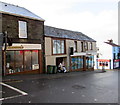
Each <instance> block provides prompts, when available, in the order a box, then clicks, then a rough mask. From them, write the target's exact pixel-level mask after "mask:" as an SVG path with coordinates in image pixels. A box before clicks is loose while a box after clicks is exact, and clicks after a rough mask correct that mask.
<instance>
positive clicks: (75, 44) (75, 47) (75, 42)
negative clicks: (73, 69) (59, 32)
mask: <svg viewBox="0 0 120 105" xmlns="http://www.w3.org/2000/svg"><path fill="white" fill-rule="evenodd" d="M74 52H77V41H74Z"/></svg>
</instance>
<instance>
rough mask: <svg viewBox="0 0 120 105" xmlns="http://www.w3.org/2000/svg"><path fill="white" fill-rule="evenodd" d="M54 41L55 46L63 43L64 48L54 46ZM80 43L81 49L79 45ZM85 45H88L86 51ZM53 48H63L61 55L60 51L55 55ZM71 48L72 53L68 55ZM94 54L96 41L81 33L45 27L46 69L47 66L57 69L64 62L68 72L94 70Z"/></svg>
mask: <svg viewBox="0 0 120 105" xmlns="http://www.w3.org/2000/svg"><path fill="white" fill-rule="evenodd" d="M55 41H57V42H58V43H57V44H59V42H60V43H62V41H64V43H63V44H64V47H63V46H62V45H61V44H60V45H54V43H55ZM82 42H83V48H82V45H81V43H82ZM75 43H76V45H75ZM86 43H87V45H88V46H87V49H85V47H86V45H85V44H86ZM91 44H92V48H91ZM55 46H60V47H63V48H64V51H63V53H62V51H61V53H55V51H54V49H55ZM75 46H76V48H75ZM60 47H59V48H60ZM71 47H72V48H73V50H74V51H73V54H71V55H70V48H71ZM57 49H58V48H57ZM82 49H83V51H82ZM75 50H76V51H75ZM58 52H60V51H58ZM96 53H97V50H96V41H95V40H93V39H92V38H90V37H88V36H86V35H84V34H82V33H81V32H75V31H70V30H65V29H60V28H55V27H51V26H45V58H46V69H47V66H48V65H56V66H57V67H58V65H59V63H62V62H64V65H65V67H66V69H67V70H68V71H83V70H94V56H95V55H96ZM46 72H47V71H46Z"/></svg>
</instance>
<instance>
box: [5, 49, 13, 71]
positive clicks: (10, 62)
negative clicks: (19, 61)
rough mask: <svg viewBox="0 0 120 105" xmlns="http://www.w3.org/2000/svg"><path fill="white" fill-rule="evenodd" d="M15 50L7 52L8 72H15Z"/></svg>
mask: <svg viewBox="0 0 120 105" xmlns="http://www.w3.org/2000/svg"><path fill="white" fill-rule="evenodd" d="M14 67H15V63H14V51H7V52H6V69H7V71H6V72H7V73H14Z"/></svg>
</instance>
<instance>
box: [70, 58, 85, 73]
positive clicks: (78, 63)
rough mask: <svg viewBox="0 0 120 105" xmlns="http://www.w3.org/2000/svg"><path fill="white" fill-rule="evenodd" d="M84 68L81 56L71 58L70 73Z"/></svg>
mask: <svg viewBox="0 0 120 105" xmlns="http://www.w3.org/2000/svg"><path fill="white" fill-rule="evenodd" d="M83 67H84V59H83V56H74V57H71V70H70V71H82V70H83Z"/></svg>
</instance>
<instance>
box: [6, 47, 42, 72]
mask: <svg viewBox="0 0 120 105" xmlns="http://www.w3.org/2000/svg"><path fill="white" fill-rule="evenodd" d="M11 51H13V53H14V62H13V63H14V65H13V69H14V70H15V68H16V57H17V54H16V51H23V54H22V64H23V70H22V71H20V72H31V71H35V70H39V69H40V68H41V64H40V62H39V50H37V49H34V50H31V49H30V50H29V51H30V52H31V56H30V58H31V70H30V69H29V70H27V69H25V51H26V50H7V52H11ZM33 51H37V53H38V59H37V62H38V64H39V69H32V52H33ZM7 52H6V54H7ZM6 64H7V61H6V62H5V65H6ZM7 70H8V69H7V66H6V71H5V74H16V73H19V72H15V73H8V71H7Z"/></svg>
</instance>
